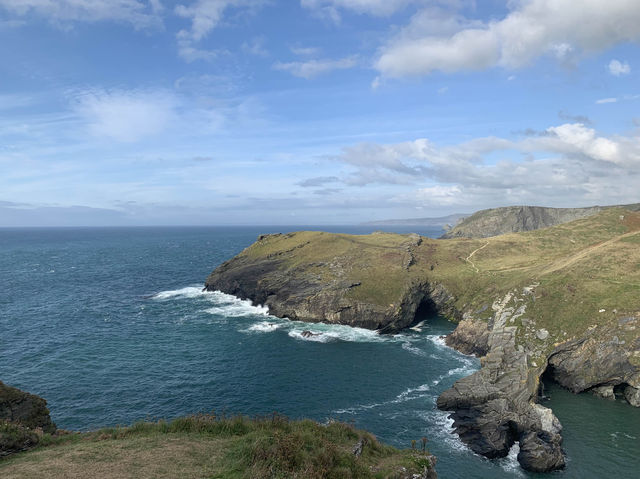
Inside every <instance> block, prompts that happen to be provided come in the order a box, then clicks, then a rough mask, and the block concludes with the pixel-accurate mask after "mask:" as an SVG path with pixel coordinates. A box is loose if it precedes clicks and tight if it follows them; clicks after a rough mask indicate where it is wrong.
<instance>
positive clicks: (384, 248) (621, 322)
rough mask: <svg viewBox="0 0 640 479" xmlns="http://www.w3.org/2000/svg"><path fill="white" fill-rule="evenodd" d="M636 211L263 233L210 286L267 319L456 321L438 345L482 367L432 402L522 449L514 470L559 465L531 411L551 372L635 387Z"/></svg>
mask: <svg viewBox="0 0 640 479" xmlns="http://www.w3.org/2000/svg"><path fill="white" fill-rule="evenodd" d="M639 246H640V214H638V213H635V212H632V211H628V210H625V209H620V208H617V209H610V210H606V211H603V212H601V213H599V214H597V215H594V216H591V217H589V218H586V219H582V220H578V221H574V222H571V223H567V224H564V225H560V226H556V227H554V228H547V229H544V230H539V231H532V232H527V233H518V234H510V235H503V236H499V237H495V238H487V239H475V240H474V239H454V240H431V239H428V238H422V237H419V236H417V235H394V234H384V233H381V234H373V235H368V236H350V235H335V234H328V233H321V232H298V233H291V234H287V235H269V236H263V237H260V238H259V239H258V241H257V242H256V243H255V244H254V245H252V246H251V247H249V248H247V249H246V250H245V251H243V252H242V253H240V254H239V255H238V256H236V257H235V258H233V259H232V260H230V261H228V262H226V263H224V264H223V265H221V266H220V267H219V268H217V269H216V270H215V271H214V272H213V273H212V274H211V275H210V276H209V278H208V279H207V281H206V288H207V289H209V290H220V291H223V292H226V293H230V294H234V295H236V296H239V297H242V298H248V299H251V300H252V301H254V302H256V303H260V304H264V305H267V306H268V307H269V310H270V312H271V314H274V315H277V316H281V317H288V318H290V319H297V320H302V321H323V322H328V323H340V324H348V325H352V326H359V327H365V328H369V329H377V330H379V331H381V332H394V331H398V330H401V329H403V328H405V327H408V326H410V325H411V324H413V322H414V321H415V318H416V311H417V310H418V309H419V308H420V309H424V308H432V309H434V310H435V311H437V312H439V313H440V314H443V315H445V316H447V317H448V318H450V319H451V320H453V321H455V322H457V323H459V324H458V327H457V329H456V331H455V332H454V333H452V334H451V335H450V336H449V338H448V339H447V342H448V344H449V345H451V346H453V347H456V348H457V349H459V350H461V351H463V352H466V353H474V354H477V355H478V356H480V357H481V364H482V367H481V369H480V370H479V371H477V372H476V373H474V374H473V375H471V376H469V377H466V378H463V379H461V380H459V381H458V382H456V383H455V384H454V386H453V387H452V388H451V389H449V390H447V391H445V392H444V393H443V394H442V395H441V396H440V398H439V399H438V406H439V407H440V408H442V409H445V410H450V411H452V417H453V419H454V427H455V428H456V432H457V433H458V434H459V435H460V438H461V439H462V440H463V441H464V442H465V443H467V444H468V445H469V446H470V447H471V448H472V449H473V450H474V451H476V452H478V453H480V454H483V455H485V456H487V457H500V456H504V455H506V454H507V453H508V451H509V449H510V447H511V446H512V445H513V443H514V441H520V454H519V456H518V460H519V461H520V463H521V464H522V466H523V467H525V468H526V469H529V470H534V471H548V470H553V469H557V468H559V467H562V466H563V464H564V457H563V454H562V448H561V440H562V438H561V426H560V423H559V421H558V420H557V418H555V416H554V415H553V413H552V412H551V411H550V410H549V409H547V408H544V407H543V406H541V405H539V404H536V400H537V396H538V388H539V381H540V376H541V374H542V373H543V372H544V371H545V370H547V368H549V370H550V373H551V374H553V375H554V377H555V378H556V380H557V381H558V382H560V384H563V385H565V386H566V387H569V388H570V389H571V390H572V391H574V392H579V391H583V390H589V389H594V390H596V391H598V392H600V393H602V394H605V395H606V394H607V393H608V392H609V391H613V388H614V387H616V386H617V387H618V388H622V390H623V391H624V395H625V397H627V399H628V401H629V402H630V403H631V404H634V405H638V403H639V401H638V395H639V392H640V339H639V336H638V330H639V329H638V327H639V326H640V294H638V293H639V292H640V267H639V266H640V247H639Z"/></svg>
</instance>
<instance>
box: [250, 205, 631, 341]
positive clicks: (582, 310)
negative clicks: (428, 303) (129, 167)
mask: <svg viewBox="0 0 640 479" xmlns="http://www.w3.org/2000/svg"><path fill="white" fill-rule="evenodd" d="M634 231H640V213H638V212H632V211H627V210H624V209H621V208H612V209H607V210H605V211H603V212H601V213H599V214H597V215H594V216H590V217H587V218H584V219H580V220H577V221H573V222H571V223H565V224H562V225H559V226H555V227H552V228H545V229H541V230H537V231H530V232H525V233H513V234H507V235H502V236H497V237H492V238H482V239H465V238H460V239H451V240H433V239H429V238H423V240H422V242H421V244H420V245H419V246H415V245H414V246H410V247H408V245H409V244H410V243H411V241H410V238H409V237H408V235H397V234H372V235H367V236H350V235H344V234H329V233H322V232H310V231H304V232H298V233H290V234H287V235H281V236H271V237H268V238H266V239H265V240H263V241H260V242H258V243H255V244H254V245H252V246H251V247H249V248H248V249H247V250H245V251H244V252H243V253H241V254H240V255H239V258H244V259H245V260H247V261H254V262H255V261H260V260H262V259H263V258H265V257H272V258H278V260H279V261H280V267H281V268H282V269H284V270H285V271H286V273H287V275H288V276H290V277H296V278H298V279H300V278H303V279H307V280H309V281H312V282H317V283H318V284H319V285H322V286H323V287H329V288H330V287H331V285H332V284H335V283H339V282H343V283H344V282H349V283H353V284H356V283H360V284H359V286H357V287H353V288H351V289H349V290H348V291H346V292H345V293H344V294H345V297H346V298H348V299H349V300H351V301H360V302H364V303H370V304H374V305H379V306H383V307H385V308H389V311H390V312H392V311H394V308H397V307H398V304H399V303H400V301H401V300H402V298H403V295H404V292H405V291H406V290H407V289H408V288H409V287H410V286H411V285H412V284H425V283H437V284H441V285H443V286H444V287H445V288H446V289H447V290H448V291H449V292H450V293H451V294H452V295H453V296H454V297H455V301H454V304H453V306H454V307H455V309H457V310H458V311H460V312H465V311H477V310H479V309H481V308H482V307H483V306H486V305H487V303H488V305H489V306H490V305H491V303H492V302H493V301H494V300H495V299H499V298H501V297H504V296H505V295H506V294H507V293H509V292H515V293H517V294H520V292H521V291H522V289H523V288H524V287H528V286H531V285H534V284H539V286H538V288H537V289H536V292H535V295H534V296H533V297H531V298H525V301H526V302H527V308H528V309H527V316H528V317H529V318H533V319H535V322H536V327H537V328H545V329H547V330H549V332H550V333H551V338H552V340H553V341H551V342H550V343H549V344H548V345H547V346H546V347H548V348H549V347H552V345H553V342H557V341H565V340H568V339H570V338H571V337H574V336H576V335H579V334H581V333H582V332H584V331H585V330H586V328H588V327H589V326H591V325H592V324H594V323H597V324H604V323H607V322H613V321H614V320H615V314H614V313H609V312H610V311H612V310H616V311H617V312H618V313H619V314H635V313H637V312H638V311H640V299H639V298H640V248H638V247H637V245H638V244H639V243H640V234H637V235H633V234H632V235H628V236H625V237H621V235H624V234H628V233H633V232H634ZM408 250H409V251H410V254H411V255H412V256H413V264H412V265H411V266H410V267H409V268H408V269H407V268H406V262H407V259H408V254H409V252H408ZM476 250H477V251H476ZM474 251H476V252H475V253H474V254H473V256H471V257H470V255H471V253H472V252H474ZM310 300H313V298H310ZM600 309H606V310H607V314H602V313H599V310H600ZM491 315H492V310H491V308H486V309H485V310H484V312H482V313H478V316H479V317H480V318H481V319H488V318H489V317H490V316H491ZM519 338H520V339H521V340H522V341H528V340H529V339H528V338H527V336H526V334H524V333H523V334H521V335H520V336H519Z"/></svg>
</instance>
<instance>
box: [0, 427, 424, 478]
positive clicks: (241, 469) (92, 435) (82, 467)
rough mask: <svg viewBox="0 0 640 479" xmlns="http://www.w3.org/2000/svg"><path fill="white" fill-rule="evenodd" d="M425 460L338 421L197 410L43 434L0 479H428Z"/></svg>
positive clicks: (2, 467) (0, 468)
mask: <svg viewBox="0 0 640 479" xmlns="http://www.w3.org/2000/svg"><path fill="white" fill-rule="evenodd" d="M416 439H417V438H416ZM357 444H362V452H361V454H360V455H359V456H357V455H356V454H354V447H355V446H356V445H357ZM433 460H434V459H433V458H432V456H430V455H428V454H424V453H422V452H419V451H412V450H404V451H401V450H398V449H395V448H393V447H391V446H387V445H384V444H381V443H380V442H378V441H377V440H376V439H375V437H374V436H372V435H371V434H370V433H368V432H365V431H360V430H357V429H355V428H353V427H352V426H350V425H347V424H344V423H337V422H334V423H329V424H327V425H321V424H318V423H316V422H314V421H310V420H301V421H291V420H288V419H287V418H285V417H283V416H279V415H273V416H269V417H266V418H254V419H249V418H246V417H242V416H236V417H232V418H220V417H215V416H213V415H198V416H190V417H183V418H178V419H175V420H173V421H170V422H166V421H159V422H139V423H136V424H134V425H133V426H131V427H116V428H106V429H101V430H98V431H94V432H87V433H69V434H62V435H58V436H55V437H54V436H51V435H48V434H45V435H43V436H41V439H40V445H39V446H38V447H37V448H36V449H33V450H31V451H28V452H23V453H20V454H16V455H13V456H10V457H9V458H6V459H4V460H1V461H0V477H2V478H4V479H14V478H15V479H18V478H20V479H27V478H41V477H51V478H58V477H60V478H62V477H64V478H86V477H96V478H98V477H109V478H141V479H144V478H176V477H180V478H211V479H213V478H225V479H226V478H229V479H235V478H237V479H241V478H301V479H303V478H304V479H321V478H398V479H399V478H408V477H412V474H414V473H415V474H423V473H424V474H425V475H424V477H432V476H427V475H426V473H427V472H428V471H429V470H432V469H433V468H432V464H431V462H432V461H433ZM421 477H422V476H421ZM433 477H435V476H433Z"/></svg>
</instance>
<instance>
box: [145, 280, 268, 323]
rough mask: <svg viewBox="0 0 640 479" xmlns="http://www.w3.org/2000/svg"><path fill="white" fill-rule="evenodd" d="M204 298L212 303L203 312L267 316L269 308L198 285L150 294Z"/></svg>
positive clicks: (167, 297) (174, 298) (228, 315)
mask: <svg viewBox="0 0 640 479" xmlns="http://www.w3.org/2000/svg"><path fill="white" fill-rule="evenodd" d="M196 298H199V299H205V300H206V301H207V302H209V303H211V304H212V307H210V308H207V309H205V310H204V312H206V313H209V314H215V315H218V316H224V317H228V318H238V317H242V316H268V315H269V308H267V307H266V306H259V305H258V306H254V305H253V303H252V302H251V301H250V300H248V299H240V298H237V297H235V296H233V295H231V294H226V293H223V292H221V291H205V290H203V289H202V287H200V286H187V287H186V288H180V289H172V290H168V291H161V292H160V293H156V294H154V295H153V296H151V299H154V300H179V299H196Z"/></svg>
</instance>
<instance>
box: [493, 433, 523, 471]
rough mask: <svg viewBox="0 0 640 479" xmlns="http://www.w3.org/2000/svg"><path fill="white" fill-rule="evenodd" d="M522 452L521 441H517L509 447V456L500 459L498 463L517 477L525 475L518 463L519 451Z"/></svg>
mask: <svg viewBox="0 0 640 479" xmlns="http://www.w3.org/2000/svg"><path fill="white" fill-rule="evenodd" d="M519 452H520V443H519V442H518V441H516V442H515V443H513V446H511V449H509V454H508V455H507V457H503V458H502V459H498V464H500V467H501V468H502V469H503V470H505V471H506V472H510V473H513V474H515V475H516V476H517V477H524V474H523V471H522V469H521V468H520V464H519V463H518V453H519Z"/></svg>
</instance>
